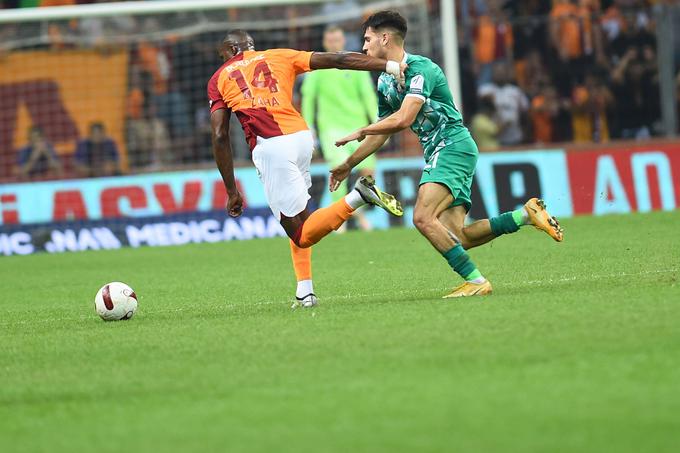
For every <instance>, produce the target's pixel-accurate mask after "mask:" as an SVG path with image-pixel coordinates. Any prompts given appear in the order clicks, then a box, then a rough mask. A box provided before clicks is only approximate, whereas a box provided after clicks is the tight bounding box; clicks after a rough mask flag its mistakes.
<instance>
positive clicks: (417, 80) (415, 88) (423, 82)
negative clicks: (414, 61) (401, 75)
mask: <svg viewBox="0 0 680 453" xmlns="http://www.w3.org/2000/svg"><path fill="white" fill-rule="evenodd" d="M407 72H408V74H406V96H415V97H417V98H419V99H422V100H423V101H425V100H426V99H428V98H429V97H430V96H431V95H432V90H434V87H435V85H436V83H437V81H436V80H435V79H436V74H435V73H434V71H429V70H428V68H427V67H426V66H425V65H422V64H418V65H413V68H411V71H409V70H407Z"/></svg>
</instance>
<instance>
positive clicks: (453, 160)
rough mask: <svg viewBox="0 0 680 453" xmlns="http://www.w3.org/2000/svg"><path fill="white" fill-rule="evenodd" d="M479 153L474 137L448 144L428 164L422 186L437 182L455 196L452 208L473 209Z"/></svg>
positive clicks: (435, 153) (422, 178)
mask: <svg viewBox="0 0 680 453" xmlns="http://www.w3.org/2000/svg"><path fill="white" fill-rule="evenodd" d="M478 155H479V151H478V150H477V144H476V143H475V141H474V140H473V139H472V137H466V138H464V139H462V140H460V141H457V142H455V143H450V144H446V145H445V146H444V147H442V148H441V149H440V150H439V151H438V152H437V151H435V152H434V153H432V155H431V156H430V159H429V160H428V161H427V162H426V165H425V168H424V169H423V176H422V177H421V178H420V185H423V184H425V183H428V182H436V183H439V184H442V185H444V186H446V187H448V189H449V191H451V195H453V203H452V204H451V206H464V207H465V210H466V211H470V208H471V207H472V200H471V198H470V197H471V195H472V178H473V176H474V175H475V167H476V166H477V157H478Z"/></svg>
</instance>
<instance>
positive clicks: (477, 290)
mask: <svg viewBox="0 0 680 453" xmlns="http://www.w3.org/2000/svg"><path fill="white" fill-rule="evenodd" d="M453 201H454V199H453V196H452V195H451V191H450V190H449V188H448V187H446V186H444V185H443V184H439V183H435V182H428V183H424V184H422V185H421V186H420V189H419V190H418V198H417V201H416V206H415V208H414V210H413V223H414V225H415V226H416V228H417V229H418V231H420V233H421V234H422V235H423V236H425V237H426V238H427V239H428V240H429V241H430V243H431V244H432V246H433V247H434V248H436V249H437V251H438V252H439V253H441V254H442V256H443V257H444V259H445V260H446V262H447V263H448V264H449V266H451V269H452V270H453V271H454V272H456V273H457V274H458V275H460V276H461V277H462V278H463V279H464V280H465V283H463V284H462V285H461V286H459V287H458V288H456V289H455V290H454V292H453V293H451V294H450V295H449V296H446V297H464V296H477V295H479V296H481V295H486V294H491V291H492V288H491V283H489V281H488V280H487V279H486V278H484V276H483V275H482V274H481V272H479V270H478V269H477V266H475V264H474V263H473V262H472V260H471V259H470V257H469V256H468V254H467V252H466V251H465V248H464V247H463V246H462V244H461V241H460V239H459V238H458V237H457V236H456V235H455V234H454V233H453V232H452V231H450V230H448V229H447V228H446V227H445V226H444V225H443V224H442V223H441V221H440V220H439V217H440V215H441V214H442V212H444V211H445V210H446V209H447V208H448V207H449V206H450V205H451V204H452V203H453Z"/></svg>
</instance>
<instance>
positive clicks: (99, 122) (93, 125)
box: [90, 121, 106, 132]
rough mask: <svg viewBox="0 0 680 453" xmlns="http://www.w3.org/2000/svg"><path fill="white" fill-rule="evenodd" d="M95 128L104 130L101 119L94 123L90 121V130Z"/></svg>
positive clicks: (92, 130)
mask: <svg viewBox="0 0 680 453" xmlns="http://www.w3.org/2000/svg"><path fill="white" fill-rule="evenodd" d="M95 129H99V130H100V131H101V132H104V131H105V129H106V128H105V127H104V123H102V122H101V121H95V122H94V123H90V132H94V130H95Z"/></svg>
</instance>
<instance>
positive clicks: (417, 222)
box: [413, 213, 435, 236]
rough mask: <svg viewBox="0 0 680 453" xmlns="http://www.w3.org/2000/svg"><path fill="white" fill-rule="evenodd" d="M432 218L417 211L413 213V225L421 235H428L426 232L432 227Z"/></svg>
mask: <svg viewBox="0 0 680 453" xmlns="http://www.w3.org/2000/svg"><path fill="white" fill-rule="evenodd" d="M434 220H435V219H434V218H433V217H431V216H428V215H422V214H418V213H414V214H413V225H414V226H415V227H416V229H417V230H418V231H420V232H421V233H422V234H423V235H425V236H428V234H429V233H430V232H431V231H432V230H433V229H434Z"/></svg>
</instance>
